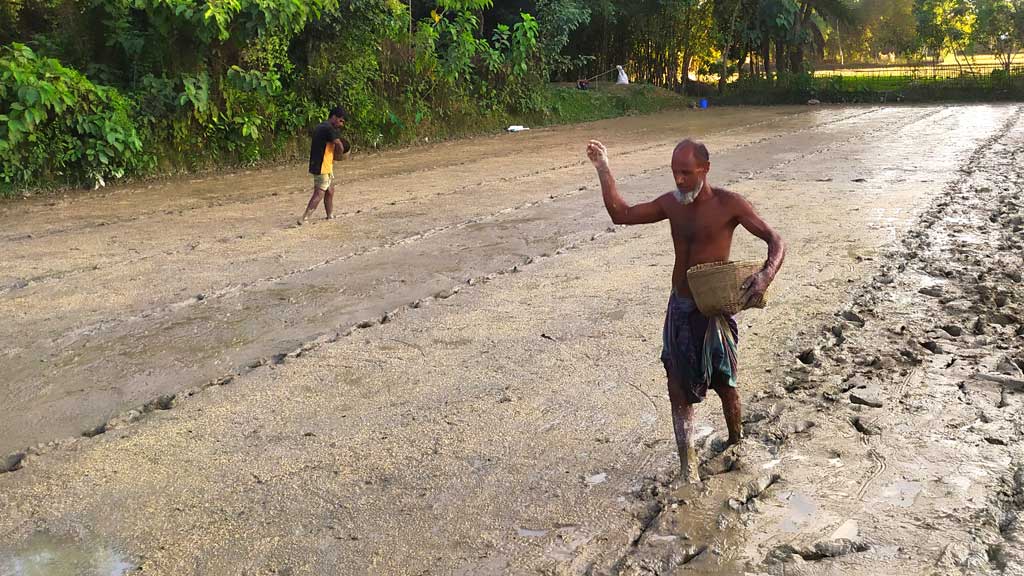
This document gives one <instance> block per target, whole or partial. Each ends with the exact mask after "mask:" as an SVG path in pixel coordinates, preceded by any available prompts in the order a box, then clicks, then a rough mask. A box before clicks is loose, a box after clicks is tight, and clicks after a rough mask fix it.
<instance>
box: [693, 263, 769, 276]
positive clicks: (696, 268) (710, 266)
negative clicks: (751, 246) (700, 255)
mask: <svg viewBox="0 0 1024 576" xmlns="http://www.w3.org/2000/svg"><path fill="white" fill-rule="evenodd" d="M761 265H762V263H761V262H759V261H757V260H725V261H718V262H705V263H703V264H694V265H693V266H691V267H690V268H689V269H687V270H686V274H687V275H689V274H691V273H695V272H706V271H708V270H718V269H730V268H739V267H740V266H744V267H745V266H758V267H759V266H761Z"/></svg>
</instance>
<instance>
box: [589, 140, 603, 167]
mask: <svg viewBox="0 0 1024 576" xmlns="http://www.w3.org/2000/svg"><path fill="white" fill-rule="evenodd" d="M587 157H588V158H590V161H591V162H592V163H593V164H594V168H607V167H608V149H607V148H605V147H604V144H601V143H600V142H598V141H597V140H591V141H590V143H589V144H587Z"/></svg>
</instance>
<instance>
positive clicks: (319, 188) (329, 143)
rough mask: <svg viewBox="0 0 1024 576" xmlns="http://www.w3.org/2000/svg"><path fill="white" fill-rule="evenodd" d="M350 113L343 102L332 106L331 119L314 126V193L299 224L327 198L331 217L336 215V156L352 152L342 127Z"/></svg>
mask: <svg viewBox="0 0 1024 576" xmlns="http://www.w3.org/2000/svg"><path fill="white" fill-rule="evenodd" d="M347 119H348V113H346V112H345V109H344V108H342V107H341V106H338V107H337V108H335V109H333V110H331V113H330V115H328V116H327V120H324V121H323V122H321V123H320V124H319V125H318V126H317V127H316V128H314V129H313V141H312V142H311V143H310V146H309V173H310V174H312V175H313V196H312V197H311V198H310V199H309V204H307V205H306V211H305V213H303V214H302V218H299V226H301V225H303V224H305V223H306V221H307V220H309V216H310V215H311V214H312V213H313V212H314V211H315V210H316V208H317V206H319V205H320V199H321V198H322V199H323V201H324V211H325V212H327V219H328V220H331V219H333V218H334V157H335V155H337V156H339V157H340V156H341V155H343V154H345V153H347V152H348V146H347V144H346V143H345V142H344V141H342V140H341V136H339V135H338V131H339V130H341V128H342V127H343V126H344V125H345V120H347Z"/></svg>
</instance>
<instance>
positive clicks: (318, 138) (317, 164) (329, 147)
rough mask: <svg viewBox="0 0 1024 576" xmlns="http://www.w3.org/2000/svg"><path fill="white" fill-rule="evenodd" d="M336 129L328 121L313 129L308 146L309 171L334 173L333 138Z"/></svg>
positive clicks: (312, 172) (334, 137)
mask: <svg viewBox="0 0 1024 576" xmlns="http://www.w3.org/2000/svg"><path fill="white" fill-rule="evenodd" d="M336 138H338V131H337V130H335V129H334V126H331V123H330V122H328V121H326V120H325V121H324V122H322V123H321V124H320V125H318V126H317V127H316V128H314V129H313V142H312V144H310V146H309V173H310V174H312V175H314V176H316V175H318V174H333V173H334V140H335V139H336Z"/></svg>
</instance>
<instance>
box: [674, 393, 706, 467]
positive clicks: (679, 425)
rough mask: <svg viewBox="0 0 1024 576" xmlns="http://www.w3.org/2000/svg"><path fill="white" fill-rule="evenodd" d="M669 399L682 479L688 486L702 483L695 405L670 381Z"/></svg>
mask: <svg viewBox="0 0 1024 576" xmlns="http://www.w3.org/2000/svg"><path fill="white" fill-rule="evenodd" d="M668 399H669V402H670V403H671V405H672V428H673V429H674V430H675V433H676V448H677V449H678V451H679V467H680V471H681V476H680V479H681V480H682V481H683V482H684V483H687V484H698V483H700V473H699V472H698V467H699V464H700V463H699V462H698V461H697V451H696V450H695V449H694V447H693V404H690V403H689V402H687V401H686V397H685V396H684V395H683V391H682V387H681V386H680V384H679V383H678V382H673V380H672V379H671V378H670V379H669V381H668Z"/></svg>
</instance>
